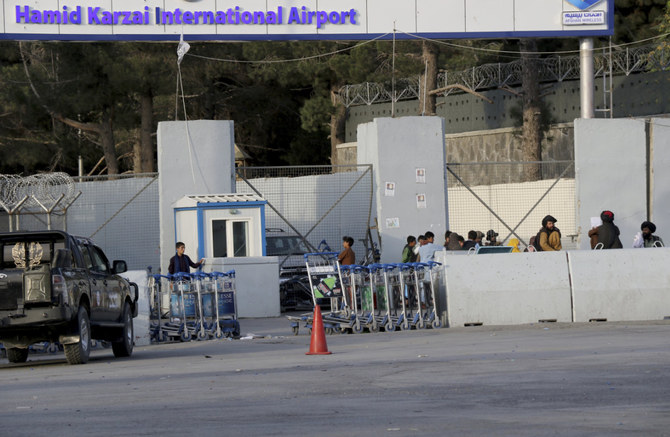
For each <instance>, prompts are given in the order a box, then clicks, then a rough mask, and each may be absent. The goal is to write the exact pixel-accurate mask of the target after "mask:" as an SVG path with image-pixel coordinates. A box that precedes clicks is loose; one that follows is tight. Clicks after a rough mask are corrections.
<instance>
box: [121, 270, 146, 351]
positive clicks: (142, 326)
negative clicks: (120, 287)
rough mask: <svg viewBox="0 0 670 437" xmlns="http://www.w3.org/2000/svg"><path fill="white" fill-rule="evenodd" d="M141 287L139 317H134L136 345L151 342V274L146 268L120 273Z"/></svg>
mask: <svg viewBox="0 0 670 437" xmlns="http://www.w3.org/2000/svg"><path fill="white" fill-rule="evenodd" d="M119 276H121V277H123V278H126V279H127V280H128V281H130V282H134V283H136V284H137V286H138V287H139V290H138V293H139V296H138V299H137V305H138V307H137V317H135V318H134V319H133V331H134V334H135V339H134V340H135V346H146V345H148V344H151V332H150V327H151V326H150V320H149V312H150V309H149V276H148V275H147V271H146V270H130V271H127V272H125V273H122V274H121V275H119Z"/></svg>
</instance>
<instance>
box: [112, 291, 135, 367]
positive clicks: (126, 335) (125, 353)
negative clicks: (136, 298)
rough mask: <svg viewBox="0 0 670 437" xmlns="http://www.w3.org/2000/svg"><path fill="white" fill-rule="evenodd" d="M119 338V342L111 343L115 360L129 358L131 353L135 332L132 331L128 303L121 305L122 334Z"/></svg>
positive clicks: (131, 318)
mask: <svg viewBox="0 0 670 437" xmlns="http://www.w3.org/2000/svg"><path fill="white" fill-rule="evenodd" d="M121 337H122V338H121V339H120V340H119V341H113V342H112V351H114V356H115V357H117V358H119V357H129V356H130V355H131V354H132V353H133V339H134V337H135V331H134V330H133V314H132V311H131V309H130V304H129V303H128V302H126V303H125V304H124V305H123V332H122V336H121Z"/></svg>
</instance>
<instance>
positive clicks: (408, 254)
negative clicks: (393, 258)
mask: <svg viewBox="0 0 670 437" xmlns="http://www.w3.org/2000/svg"><path fill="white" fill-rule="evenodd" d="M415 247H416V238H415V237H414V235H410V236H408V237H407V244H405V247H404V248H403V249H402V260H401V262H404V263H415V262H416V258H417V254H418V252H416V253H415V252H414V248H415Z"/></svg>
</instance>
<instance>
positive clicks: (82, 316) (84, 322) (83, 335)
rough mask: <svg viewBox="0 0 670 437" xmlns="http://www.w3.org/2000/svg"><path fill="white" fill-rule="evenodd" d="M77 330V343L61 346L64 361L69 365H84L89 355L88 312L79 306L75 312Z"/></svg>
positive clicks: (89, 323) (89, 326) (89, 324)
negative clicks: (63, 352)
mask: <svg viewBox="0 0 670 437" xmlns="http://www.w3.org/2000/svg"><path fill="white" fill-rule="evenodd" d="M77 330H78V333H79V342H77V343H75V344H64V345H63V350H64V351H65V359H66V360H67V362H68V363H69V364H86V363H87V362H88V356H89V354H90V353H91V322H90V321H89V319H88V311H87V310H86V308H85V307H83V306H80V307H79V311H78V312H77Z"/></svg>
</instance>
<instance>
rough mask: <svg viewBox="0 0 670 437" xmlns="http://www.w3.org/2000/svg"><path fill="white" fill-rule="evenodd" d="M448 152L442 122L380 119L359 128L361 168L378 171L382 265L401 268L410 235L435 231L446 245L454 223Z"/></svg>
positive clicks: (377, 192) (437, 236) (376, 178)
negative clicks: (421, 198) (449, 197)
mask: <svg viewBox="0 0 670 437" xmlns="http://www.w3.org/2000/svg"><path fill="white" fill-rule="evenodd" d="M444 150H445V149H444V120H443V119H442V118H441V117H400V118H376V119H374V120H373V121H372V122H371V123H365V124H361V125H359V126H358V163H359V164H372V165H373V169H374V193H375V199H376V212H377V218H378V222H379V229H378V230H379V234H380V236H381V240H382V249H383V251H382V259H381V261H382V262H397V261H398V258H399V257H400V253H401V252H402V248H403V247H404V246H405V244H406V242H407V240H406V239H407V236H408V235H410V234H411V235H414V236H418V234H423V233H425V232H427V231H432V232H433V233H434V234H435V242H436V243H438V244H439V243H441V242H442V241H443V239H444V232H445V231H446V230H447V228H448V223H449V219H448V217H447V190H446V163H445V151H444ZM417 169H423V170H424V171H425V182H418V181H417ZM388 183H392V184H394V190H393V195H392V196H391V195H388V194H390V193H389V192H387V190H386V187H387V184H388ZM419 195H423V196H424V198H425V208H421V207H419V204H418V202H417V196H419Z"/></svg>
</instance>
